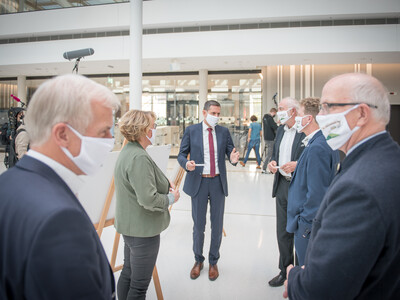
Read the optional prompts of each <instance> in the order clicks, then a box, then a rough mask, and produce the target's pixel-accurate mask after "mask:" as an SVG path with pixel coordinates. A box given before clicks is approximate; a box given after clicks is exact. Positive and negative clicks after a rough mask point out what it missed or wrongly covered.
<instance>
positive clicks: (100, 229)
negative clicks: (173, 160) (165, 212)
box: [93, 139, 185, 300]
mask: <svg viewBox="0 0 400 300" xmlns="http://www.w3.org/2000/svg"><path fill="white" fill-rule="evenodd" d="M127 143H128V141H127V140H126V139H124V143H123V144H122V148H123V147H124V146H125V145H126V144H127ZM122 148H121V149H122ZM184 174H185V171H184V169H182V168H181V167H180V168H179V170H178V172H177V174H176V176H175V178H174V181H173V182H174V184H175V188H177V189H179V186H180V184H181V181H182V178H183V175H184ZM114 192H115V184H114V176H113V177H112V179H111V183H110V187H109V188H108V192H107V197H106V201H105V202H104V206H103V210H102V211H101V216H100V221H99V223H96V224H93V225H94V228H95V229H96V231H97V234H98V235H99V238H100V237H101V235H102V233H103V229H104V228H105V227H108V226H111V225H114V218H113V219H108V220H107V215H108V211H109V210H110V206H111V201H112V198H113V196H114ZM171 208H172V205H171V206H170V207H169V211H171ZM120 237H121V235H120V234H119V233H118V232H115V237H114V245H113V251H112V254H111V261H110V265H111V269H112V270H113V272H117V271H119V270H121V269H122V267H123V265H119V266H115V262H116V259H117V252H118V246H119V240H120ZM153 281H154V287H155V289H156V294H157V299H158V300H163V299H164V296H163V293H162V290H161V284H160V279H159V277H158V272H157V267H156V266H154V269H153Z"/></svg>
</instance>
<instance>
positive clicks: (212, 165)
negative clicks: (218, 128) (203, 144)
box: [207, 128, 215, 176]
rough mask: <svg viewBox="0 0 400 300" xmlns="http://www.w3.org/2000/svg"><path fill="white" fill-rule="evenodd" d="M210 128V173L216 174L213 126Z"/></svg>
mask: <svg viewBox="0 0 400 300" xmlns="http://www.w3.org/2000/svg"><path fill="white" fill-rule="evenodd" d="M207 130H208V144H209V145H210V175H211V176H215V153H214V139H213V135H212V133H211V131H212V128H207Z"/></svg>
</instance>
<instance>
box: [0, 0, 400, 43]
mask: <svg viewBox="0 0 400 300" xmlns="http://www.w3.org/2000/svg"><path fill="white" fill-rule="evenodd" d="M129 5H130V4H129V3H120V4H113V5H98V6H91V7H79V8H68V9H57V10H49V11H37V12H29V13H18V14H10V15H1V16H0V39H2V38H7V37H18V36H35V35H47V34H52V33H70V32H80V33H83V32H93V31H102V30H108V31H113V30H128V29H129V19H130V16H129ZM399 13H400V1H398V0H385V1H377V0H352V1H348V0H336V1H332V0H303V1H298V0H281V1H276V0H247V1H242V0H235V1H233V0H217V1H215V0H202V1H195V0H157V1H145V2H144V3H143V25H144V28H160V27H174V26H198V25H209V24H213V25H215V24H238V23H260V22H278V21H299V20H322V19H325V20H329V19H349V18H365V17H369V18H371V16H373V17H374V18H379V17H380V16H385V17H387V16H392V17H397V18H398V17H399Z"/></svg>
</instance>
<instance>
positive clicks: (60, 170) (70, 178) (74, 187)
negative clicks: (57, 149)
mask: <svg viewBox="0 0 400 300" xmlns="http://www.w3.org/2000/svg"><path fill="white" fill-rule="evenodd" d="M26 155H28V156H30V157H33V158H35V159H37V160H39V161H40V162H42V163H44V164H45V165H47V166H48V167H50V168H51V169H52V170H53V171H54V172H56V174H57V175H58V176H60V177H61V179H62V180H64V182H65V183H66V184H67V186H68V187H69V188H70V189H71V191H72V192H73V193H74V195H75V196H76V195H77V194H78V191H79V189H80V187H81V186H82V185H83V184H84V181H83V180H82V178H80V177H79V176H78V175H76V174H75V173H74V172H72V171H71V170H70V169H67V168H66V167H64V166H63V165H62V164H60V163H58V162H56V161H55V160H53V159H51V158H50V157H48V156H46V155H43V154H42V153H39V152H37V151H35V150H32V149H30V150H29V151H28V152H27V153H26Z"/></svg>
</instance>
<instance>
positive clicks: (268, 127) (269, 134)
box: [262, 107, 278, 173]
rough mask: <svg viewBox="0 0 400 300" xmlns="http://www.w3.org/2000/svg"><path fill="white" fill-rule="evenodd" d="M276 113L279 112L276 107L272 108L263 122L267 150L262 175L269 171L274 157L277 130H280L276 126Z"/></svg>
mask: <svg viewBox="0 0 400 300" xmlns="http://www.w3.org/2000/svg"><path fill="white" fill-rule="evenodd" d="M276 111H277V110H276V108H275V107H273V108H271V109H270V111H269V114H265V115H264V117H263V120H262V123H263V134H264V149H265V150H264V151H265V152H266V153H265V160H264V165H263V170H262V173H265V172H266V171H267V165H268V163H269V161H270V160H271V157H272V151H273V148H274V140H275V136H276V130H277V129H278V125H276V122H275V120H274V117H275V115H276Z"/></svg>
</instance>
